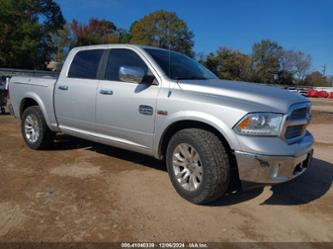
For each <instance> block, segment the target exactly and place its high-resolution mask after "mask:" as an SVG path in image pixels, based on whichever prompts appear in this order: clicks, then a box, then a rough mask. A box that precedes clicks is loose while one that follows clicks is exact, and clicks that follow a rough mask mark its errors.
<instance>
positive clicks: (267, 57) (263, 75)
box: [252, 40, 283, 83]
mask: <svg viewBox="0 0 333 249" xmlns="http://www.w3.org/2000/svg"><path fill="white" fill-rule="evenodd" d="M282 55H283V48H282V47H281V46H280V45H279V44H277V43H276V42H273V41H270V40H262V41H261V42H259V43H255V44H254V45H253V47H252V69H253V78H252V80H253V81H254V82H263V83H274V81H275V80H277V77H278V74H279V71H280V69H281V67H280V59H281V57H282Z"/></svg>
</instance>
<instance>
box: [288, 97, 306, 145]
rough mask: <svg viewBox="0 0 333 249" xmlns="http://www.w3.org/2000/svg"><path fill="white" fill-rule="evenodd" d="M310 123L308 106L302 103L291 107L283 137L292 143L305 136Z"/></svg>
mask: <svg viewBox="0 0 333 249" xmlns="http://www.w3.org/2000/svg"><path fill="white" fill-rule="evenodd" d="M309 121H310V104H308V103H304V104H300V105H296V106H294V107H292V109H291V111H290V112H289V115H288V117H287V120H286V124H285V132H284V137H285V139H287V140H289V141H291V142H292V141H294V139H297V138H299V137H301V136H303V135H304V134H305V130H306V126H307V125H308V123H309Z"/></svg>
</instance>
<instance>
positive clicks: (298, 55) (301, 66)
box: [293, 51, 312, 82]
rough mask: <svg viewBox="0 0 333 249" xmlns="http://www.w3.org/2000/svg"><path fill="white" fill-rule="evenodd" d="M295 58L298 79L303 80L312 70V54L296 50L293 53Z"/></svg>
mask: <svg viewBox="0 0 333 249" xmlns="http://www.w3.org/2000/svg"><path fill="white" fill-rule="evenodd" d="M293 58H294V59H293V62H294V68H295V74H296V76H297V79H298V81H300V82H302V81H304V78H305V76H306V74H307V73H308V72H309V70H310V67H311V62H312V58H311V55H309V54H308V55H305V54H304V53H303V52H301V51H296V52H294V53H293Z"/></svg>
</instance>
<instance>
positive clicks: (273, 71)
mask: <svg viewBox="0 0 333 249" xmlns="http://www.w3.org/2000/svg"><path fill="white" fill-rule="evenodd" d="M104 43H132V44H143V45H149V46H156V47H161V48H166V49H172V50H175V51H179V52H182V53H185V54H187V55H188V56H190V57H193V58H197V59H198V60H199V61H200V62H201V63H202V64H203V65H205V66H206V67H207V68H209V69H210V70H211V71H213V72H214V73H215V74H216V75H217V76H219V77H220V78H222V79H229V80H241V81H250V82H264V83H272V84H286V85H291V84H299V85H321V86H329V85H331V84H332V78H327V77H326V76H325V75H323V74H322V73H321V72H319V71H315V72H311V71H310V70H311V64H312V58H311V56H310V55H308V54H304V53H303V52H302V51H292V50H285V49H284V48H283V47H282V46H281V45H279V44H278V43H277V42H274V41H271V40H262V41H259V42H257V43H255V44H254V45H253V46H252V51H251V53H250V54H244V53H242V52H240V51H239V50H235V49H232V48H225V47H221V48H219V49H218V50H217V51H215V52H212V53H209V54H208V55H198V54H195V52H194V51H193V46H194V34H193V32H192V31H191V30H190V29H189V27H188V25H187V23H186V22H185V21H184V20H182V19H181V18H179V17H178V16H177V14H176V13H174V12H167V11H163V10H159V11H155V12H153V13H150V14H149V15H147V16H144V17H143V18H141V19H139V20H136V21H134V22H133V23H132V25H131V26H130V28H129V29H128V30H126V29H123V28H121V27H117V26H116V24H115V23H114V22H112V21H110V20H106V19H97V18H91V19H90V20H89V21H88V23H80V22H79V21H77V20H76V19H74V20H72V21H70V22H66V21H65V19H64V17H63V15H62V12H61V9H60V7H59V5H58V4H57V3H56V2H54V0H0V67H15V68H26V69H45V68H46V66H47V63H48V62H50V61H52V60H53V61H57V62H62V61H63V60H64V59H65V57H66V55H67V53H68V52H69V50H70V49H71V48H73V47H75V46H83V45H92V44H104Z"/></svg>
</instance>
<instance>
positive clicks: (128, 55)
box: [96, 49, 160, 150]
mask: <svg viewBox="0 0 333 249" xmlns="http://www.w3.org/2000/svg"><path fill="white" fill-rule="evenodd" d="M121 66H133V67H141V68H143V69H144V70H145V72H146V73H147V74H150V70H149V68H148V67H147V65H146V63H145V62H144V61H143V60H142V58H141V57H140V56H139V55H138V54H137V53H136V52H135V51H133V50H130V49H111V50H110V51H109V55H108V59H107V63H106V69H105V76H104V80H101V81H100V82H99V85H98V89H97V100H96V125H97V126H98V130H99V133H102V134H105V135H107V136H109V137H111V139H112V140H113V141H114V142H116V143H117V144H118V145H119V146H122V147H125V148H126V147H129V148H131V147H141V148H142V149H146V150H150V149H151V148H152V147H153V134H154V126H155V115H156V100H157V95H158V92H159V89H160V88H159V86H158V85H152V84H145V82H144V81H143V82H142V83H140V84H137V83H130V82H124V81H121V80H120V79H119V69H120V67H121Z"/></svg>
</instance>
